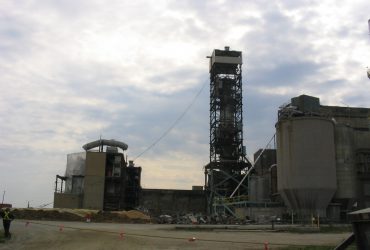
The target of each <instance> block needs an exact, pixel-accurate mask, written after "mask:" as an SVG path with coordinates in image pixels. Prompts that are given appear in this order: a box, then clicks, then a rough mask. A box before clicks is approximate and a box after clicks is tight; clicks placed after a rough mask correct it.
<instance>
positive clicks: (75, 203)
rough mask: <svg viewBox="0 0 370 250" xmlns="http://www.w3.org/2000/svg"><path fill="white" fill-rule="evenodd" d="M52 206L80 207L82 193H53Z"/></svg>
mask: <svg viewBox="0 0 370 250" xmlns="http://www.w3.org/2000/svg"><path fill="white" fill-rule="evenodd" d="M54 208H82V195H78V194H69V193H54Z"/></svg>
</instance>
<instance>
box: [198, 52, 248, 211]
mask: <svg viewBox="0 0 370 250" xmlns="http://www.w3.org/2000/svg"><path fill="white" fill-rule="evenodd" d="M208 58H209V59H210V66H209V72H210V159H209V160H210V162H209V163H208V164H207V165H206V166H205V189H206V193H207V207H208V212H209V213H210V214H215V213H217V207H218V206H217V204H218V201H219V200H222V199H224V198H226V197H229V196H230V195H231V194H232V193H233V191H234V190H235V188H236V187H237V186H238V185H239V183H240V182H241V180H242V179H243V177H244V175H245V173H246V172H247V170H248V168H249V167H250V166H251V164H250V162H249V161H248V160H247V158H246V156H245V147H244V146H243V110H242V52H240V51H231V50H230V49H229V47H225V50H214V51H213V53H212V56H209V57H208ZM236 195H237V196H247V195H248V185H247V184H246V183H243V184H241V185H240V187H239V189H238V193H237V194H236ZM226 210H230V209H226ZM229 212H230V213H232V211H231V210H230V211H229Z"/></svg>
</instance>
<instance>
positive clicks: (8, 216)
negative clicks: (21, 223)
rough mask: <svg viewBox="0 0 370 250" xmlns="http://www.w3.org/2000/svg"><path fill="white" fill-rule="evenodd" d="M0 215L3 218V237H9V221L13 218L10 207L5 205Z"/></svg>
mask: <svg viewBox="0 0 370 250" xmlns="http://www.w3.org/2000/svg"><path fill="white" fill-rule="evenodd" d="M0 217H1V218H3V226H4V236H5V238H8V239H10V237H11V236H12V235H11V233H10V232H9V229H10V223H11V222H12V220H14V215H13V214H12V212H10V209H9V208H8V207H7V208H5V210H3V211H1V212H0Z"/></svg>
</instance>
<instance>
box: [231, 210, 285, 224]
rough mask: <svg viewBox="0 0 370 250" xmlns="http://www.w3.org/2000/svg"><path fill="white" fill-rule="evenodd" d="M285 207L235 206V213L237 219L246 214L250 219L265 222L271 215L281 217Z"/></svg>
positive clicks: (268, 220)
mask: <svg viewBox="0 0 370 250" xmlns="http://www.w3.org/2000/svg"><path fill="white" fill-rule="evenodd" d="M285 210H286V208H285V207H242V208H235V214H236V215H237V218H239V219H245V218H246V216H248V218H249V219H250V220H253V221H256V222H259V223H266V222H270V221H271V217H272V216H276V217H279V218H282V215H283V213H284V211H285Z"/></svg>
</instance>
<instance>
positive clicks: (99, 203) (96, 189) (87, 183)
mask: <svg viewBox="0 0 370 250" xmlns="http://www.w3.org/2000/svg"><path fill="white" fill-rule="evenodd" d="M105 165H106V153H101V152H87V154H86V169H85V180H84V198H83V207H84V208H87V209H100V210H101V209H103V201H104V183H105Z"/></svg>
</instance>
